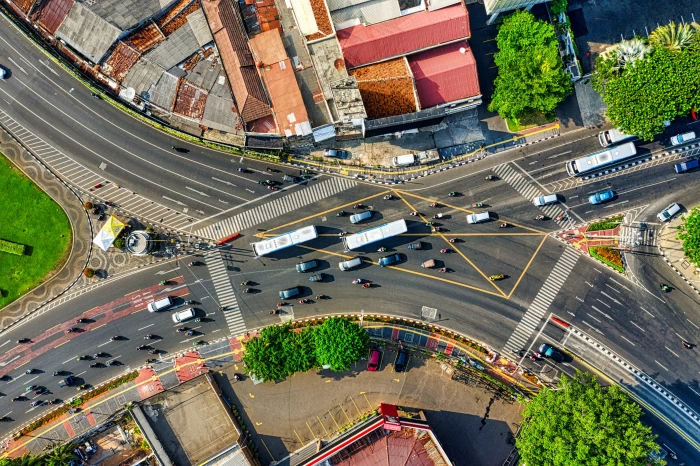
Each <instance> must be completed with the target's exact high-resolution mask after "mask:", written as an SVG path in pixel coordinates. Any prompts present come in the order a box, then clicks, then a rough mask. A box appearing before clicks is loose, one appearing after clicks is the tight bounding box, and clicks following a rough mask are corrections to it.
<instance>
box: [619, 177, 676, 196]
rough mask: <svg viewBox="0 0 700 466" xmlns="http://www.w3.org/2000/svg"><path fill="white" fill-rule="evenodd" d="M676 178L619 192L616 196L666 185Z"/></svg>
mask: <svg viewBox="0 0 700 466" xmlns="http://www.w3.org/2000/svg"><path fill="white" fill-rule="evenodd" d="M676 178H678V177H677V176H674V177H673V178H669V179H667V180H663V181H658V182H656V183H651V184H647V185H644V186H640V187H638V188H632V189H628V190H627V191H620V192H619V193H617V194H618V195H619V194H627V193H631V192H633V191H638V190H640V189H644V188H648V187H649V186H656V185H657V184H663V183H668V182H669V181H673V180H675V179H676Z"/></svg>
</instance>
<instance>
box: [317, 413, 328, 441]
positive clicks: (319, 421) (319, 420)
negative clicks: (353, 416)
mask: <svg viewBox="0 0 700 466" xmlns="http://www.w3.org/2000/svg"><path fill="white" fill-rule="evenodd" d="M316 419H318V423H319V424H321V427H322V428H323V431H324V432H325V433H326V437H330V436H331V434H329V433H328V431H327V430H326V426H324V425H323V422H321V418H320V417H318V416H316Z"/></svg>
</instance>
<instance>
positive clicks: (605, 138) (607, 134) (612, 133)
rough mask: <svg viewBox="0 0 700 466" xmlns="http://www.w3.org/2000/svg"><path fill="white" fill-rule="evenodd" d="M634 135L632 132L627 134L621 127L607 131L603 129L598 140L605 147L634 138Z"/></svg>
mask: <svg viewBox="0 0 700 466" xmlns="http://www.w3.org/2000/svg"><path fill="white" fill-rule="evenodd" d="M633 137H634V136H632V135H630V134H625V133H623V132H622V131H620V130H619V129H609V130H606V131H601V132H600V133H598V142H599V143H600V145H601V146H603V147H608V146H612V145H613V144H617V143H618V142H620V141H624V140H626V139H630V138H633Z"/></svg>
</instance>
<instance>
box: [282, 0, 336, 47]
mask: <svg viewBox="0 0 700 466" xmlns="http://www.w3.org/2000/svg"><path fill="white" fill-rule="evenodd" d="M308 1H309V2H310V3H311V11H312V12H313V15H314V20H315V21H316V26H317V27H318V32H316V33H315V34H310V35H307V36H306V40H307V41H312V40H317V39H322V38H323V37H326V36H330V35H331V34H333V25H332V24H331V18H330V15H329V14H328V10H327V9H326V3H325V2H324V1H323V0H308ZM292 2H294V0H292Z"/></svg>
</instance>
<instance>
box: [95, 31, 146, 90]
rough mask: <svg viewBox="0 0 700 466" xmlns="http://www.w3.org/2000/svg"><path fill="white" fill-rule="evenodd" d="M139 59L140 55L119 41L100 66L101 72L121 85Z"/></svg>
mask: <svg viewBox="0 0 700 466" xmlns="http://www.w3.org/2000/svg"><path fill="white" fill-rule="evenodd" d="M139 58H141V54H140V53H139V52H138V51H136V50H134V49H133V48H132V47H130V46H129V45H127V44H126V43H124V42H123V41H119V42H117V45H116V47H114V49H113V50H112V53H111V54H110V55H109V57H108V58H107V60H105V63H104V64H103V65H102V72H103V73H105V74H106V75H107V76H111V77H112V78H114V79H115V80H116V81H117V82H119V83H121V82H122V81H123V80H124V78H125V77H126V74H127V73H128V72H129V70H130V69H131V67H132V66H134V64H135V63H136V62H137V61H138V60H139Z"/></svg>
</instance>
